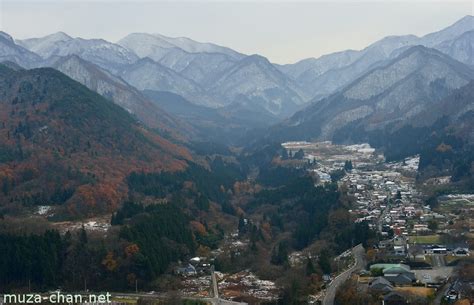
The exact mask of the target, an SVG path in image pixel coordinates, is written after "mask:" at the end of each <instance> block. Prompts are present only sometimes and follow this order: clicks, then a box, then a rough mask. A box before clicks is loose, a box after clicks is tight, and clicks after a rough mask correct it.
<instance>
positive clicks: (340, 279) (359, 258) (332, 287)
mask: <svg viewBox="0 0 474 305" xmlns="http://www.w3.org/2000/svg"><path fill="white" fill-rule="evenodd" d="M352 255H353V256H354V259H355V263H354V265H353V266H352V267H350V268H349V269H347V270H346V271H344V272H343V273H341V274H339V275H338V276H336V277H335V278H334V279H333V280H332V282H331V283H330V284H329V287H328V288H327V290H326V295H325V296H324V299H323V305H333V304H334V298H335V296H336V291H337V288H338V287H339V286H340V285H341V284H342V283H344V282H345V281H346V280H347V279H348V278H349V277H350V275H351V274H352V273H353V272H355V271H359V270H362V269H363V268H364V255H365V249H364V247H362V245H361V244H359V245H357V246H355V247H354V248H352Z"/></svg>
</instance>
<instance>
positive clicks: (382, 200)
mask: <svg viewBox="0 0 474 305" xmlns="http://www.w3.org/2000/svg"><path fill="white" fill-rule="evenodd" d="M283 145H284V146H285V148H287V149H288V150H290V151H298V150H303V151H304V158H305V159H307V160H308V162H312V166H311V169H310V170H311V171H313V172H314V173H316V175H317V176H318V179H317V181H318V183H321V184H322V183H327V182H330V181H331V180H332V181H334V180H335V179H334V178H335V173H336V174H338V173H339V172H340V171H341V170H344V171H345V175H343V176H342V175H340V174H338V176H339V177H336V178H340V179H338V184H339V186H340V187H343V188H344V189H346V190H347V193H348V194H349V195H351V196H352V197H353V199H354V202H355V204H354V206H353V208H352V209H351V210H350V212H351V214H353V216H354V218H355V221H356V222H367V223H368V224H369V226H370V227H371V228H372V229H373V230H375V231H376V232H377V233H378V236H379V242H378V244H377V245H375V246H374V247H373V248H370V249H366V251H367V253H366V261H367V266H368V268H366V269H367V270H362V271H360V273H359V275H358V276H357V281H358V283H359V288H360V289H361V290H366V291H368V292H372V293H379V294H381V295H383V297H384V304H407V303H406V302H407V297H406V296H407V293H404V292H409V294H412V295H413V294H415V295H416V294H418V295H420V296H421V297H426V298H434V297H435V295H436V296H437V297H438V298H439V299H440V300H441V299H443V300H444V302H448V303H454V302H455V301H456V300H458V299H461V298H462V295H463V294H465V293H466V292H467V291H472V290H473V288H474V283H472V282H468V283H464V282H462V281H461V280H459V279H456V280H452V276H453V275H454V271H455V266H456V263H457V262H458V261H459V260H460V259H462V258H466V257H470V256H472V252H471V251H470V249H469V245H468V244H467V241H466V240H468V239H469V238H471V239H472V236H473V232H474V230H473V228H474V226H473V225H474V217H473V215H474V213H473V212H474V196H473V195H466V194H463V195H448V196H442V197H440V198H439V202H440V203H439V204H438V205H437V207H436V208H435V209H433V208H432V207H431V206H430V205H429V204H427V203H426V201H425V196H424V194H423V193H422V191H420V190H419V189H418V188H417V185H416V175H417V169H418V163H419V156H413V157H410V158H406V159H405V160H403V161H401V162H392V163H386V162H385V160H384V157H383V155H382V154H381V153H378V152H377V151H376V150H375V149H373V148H371V147H370V146H369V145H368V144H361V145H350V146H344V145H333V144H332V143H331V142H320V143H309V142H289V143H284V144H283ZM446 181H449V177H444V178H443V179H436V180H435V181H434V183H437V184H440V183H444V182H446ZM428 183H433V179H432V181H428ZM441 288H442V290H443V291H438V290H439V289H441Z"/></svg>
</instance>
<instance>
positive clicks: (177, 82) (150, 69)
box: [119, 58, 221, 107]
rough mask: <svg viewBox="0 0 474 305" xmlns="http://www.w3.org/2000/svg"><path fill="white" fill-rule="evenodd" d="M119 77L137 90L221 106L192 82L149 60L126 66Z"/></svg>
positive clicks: (209, 105)
mask: <svg viewBox="0 0 474 305" xmlns="http://www.w3.org/2000/svg"><path fill="white" fill-rule="evenodd" d="M119 75H120V76H121V77H122V78H123V79H124V80H125V81H127V82H128V83H130V84H131V85H133V86H135V87H136V88H138V89H139V90H153V91H168V92H172V93H175V94H179V95H181V96H183V97H184V98H186V99H188V100H189V101H191V102H192V103H195V104H198V105H204V106H208V107H219V106H221V104H220V103H219V102H218V101H217V100H216V99H214V98H213V97H212V96H209V95H208V94H207V93H206V92H205V90H204V89H202V88H201V87H200V86H199V85H198V84H196V83H195V82H194V81H192V80H190V79H187V78H185V77H183V76H182V75H180V74H179V73H177V72H175V71H173V70H171V69H169V68H167V67H165V66H163V65H160V64H159V63H157V62H155V61H153V60H152V59H150V58H143V59H140V60H138V61H137V62H135V63H133V64H131V65H128V66H126V67H125V68H124V69H122V70H121V71H120V74H119Z"/></svg>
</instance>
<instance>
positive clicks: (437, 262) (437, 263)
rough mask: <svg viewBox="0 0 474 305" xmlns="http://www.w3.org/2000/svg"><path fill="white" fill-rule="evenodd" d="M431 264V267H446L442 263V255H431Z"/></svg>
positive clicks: (443, 262)
mask: <svg viewBox="0 0 474 305" xmlns="http://www.w3.org/2000/svg"><path fill="white" fill-rule="evenodd" d="M431 258H432V259H431V260H432V262H433V267H435V268H436V267H444V266H445V265H446V263H445V261H444V255H442V254H433V255H432V256H431Z"/></svg>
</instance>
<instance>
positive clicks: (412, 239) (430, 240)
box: [409, 234, 440, 244]
mask: <svg viewBox="0 0 474 305" xmlns="http://www.w3.org/2000/svg"><path fill="white" fill-rule="evenodd" d="M409 243H410V244H415V243H416V244H437V243H440V236H439V235H438V234H433V235H418V236H409Z"/></svg>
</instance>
